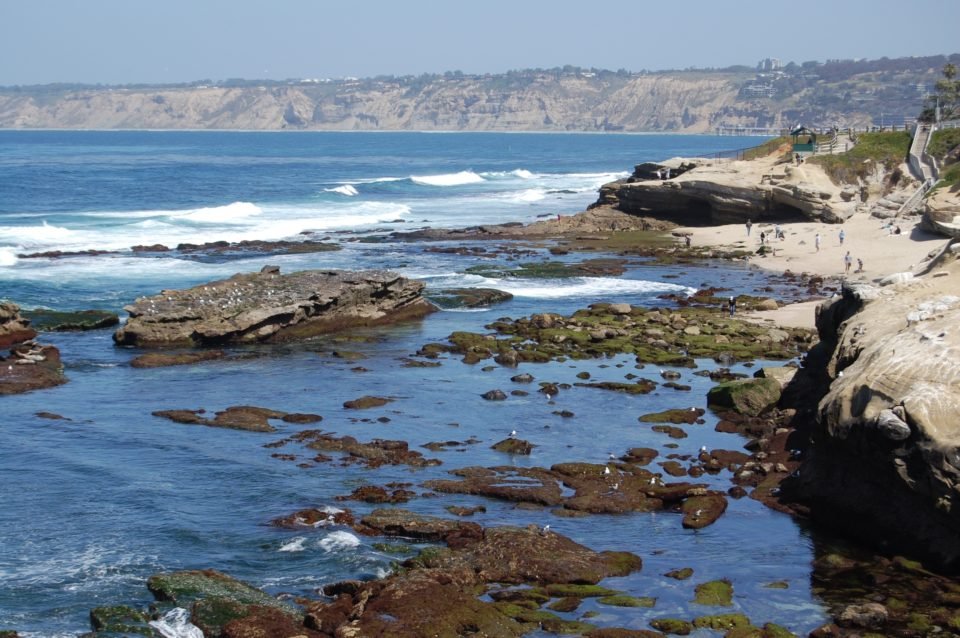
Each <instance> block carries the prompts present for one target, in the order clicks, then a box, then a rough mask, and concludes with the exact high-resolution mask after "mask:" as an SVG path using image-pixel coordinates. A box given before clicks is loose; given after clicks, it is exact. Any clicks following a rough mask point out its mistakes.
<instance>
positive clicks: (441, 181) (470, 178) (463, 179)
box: [410, 171, 486, 186]
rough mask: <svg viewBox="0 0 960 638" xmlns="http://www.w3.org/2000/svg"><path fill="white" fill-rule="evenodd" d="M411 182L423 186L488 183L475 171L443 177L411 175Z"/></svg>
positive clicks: (449, 174) (447, 174) (444, 175)
mask: <svg viewBox="0 0 960 638" xmlns="http://www.w3.org/2000/svg"><path fill="white" fill-rule="evenodd" d="M410 181H412V182H413V183H414V184H420V185H423V186H462V185H464V184H479V183H481V182H484V181H486V180H485V179H483V177H481V176H480V175H477V174H476V173H474V172H473V171H460V172H459V173H446V174H443V175H411V176H410Z"/></svg>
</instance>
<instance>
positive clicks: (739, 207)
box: [593, 154, 866, 226]
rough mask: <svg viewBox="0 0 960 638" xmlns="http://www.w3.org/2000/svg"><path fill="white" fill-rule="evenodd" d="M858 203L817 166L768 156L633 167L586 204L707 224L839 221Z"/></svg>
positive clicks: (849, 191) (683, 222)
mask: <svg viewBox="0 0 960 638" xmlns="http://www.w3.org/2000/svg"><path fill="white" fill-rule="evenodd" d="M668 170H669V173H668V172H667V171H668ZM661 171H662V172H661ZM658 173H660V175H669V177H668V178H666V179H663V178H662V177H660V176H658ZM865 205H866V203H865V202H864V201H863V200H862V196H861V193H860V191H859V190H858V189H857V188H854V187H852V186H838V185H836V184H834V183H833V182H832V181H831V180H830V178H829V177H828V176H827V174H826V173H825V172H824V171H823V169H821V168H820V167H818V166H815V165H812V164H801V165H799V166H797V165H794V164H792V163H786V162H783V161H782V160H781V156H780V155H779V154H774V155H771V156H769V157H765V158H757V159H752V160H746V161H738V160H729V159H713V158H689V159H687V158H684V159H680V158H675V159H672V160H667V161H665V162H661V163H646V164H640V165H638V166H637V167H636V169H635V170H634V172H633V174H632V175H631V176H630V177H627V178H625V179H622V180H618V181H615V182H611V183H609V184H605V185H604V186H603V187H602V188H601V189H600V195H599V198H598V200H597V202H596V203H595V204H594V205H593V207H611V208H614V209H616V210H619V211H621V212H624V213H627V214H631V215H637V216H648V217H649V216H654V217H657V218H659V219H664V220H668V221H671V222H675V223H677V224H681V225H688V226H704V225H711V226H712V225H719V224H734V223H745V222H746V221H747V220H748V219H749V220H751V221H753V222H761V221H765V222H773V221H779V222H790V221H817V222H826V223H841V222H843V221H844V220H845V219H847V218H849V217H850V216H851V215H853V214H854V213H855V212H858V210H860V209H861V207H863V206H865Z"/></svg>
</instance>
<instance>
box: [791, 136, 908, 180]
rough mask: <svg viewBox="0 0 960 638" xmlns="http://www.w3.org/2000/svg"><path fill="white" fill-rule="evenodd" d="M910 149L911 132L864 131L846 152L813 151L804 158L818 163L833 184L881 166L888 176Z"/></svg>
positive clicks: (873, 170) (891, 175)
mask: <svg viewBox="0 0 960 638" xmlns="http://www.w3.org/2000/svg"><path fill="white" fill-rule="evenodd" d="M909 152H910V133H909V132H907V131H884V132H875V133H863V134H862V135H860V136H858V138H857V144H856V146H854V147H853V148H852V149H850V150H849V151H847V152H846V153H840V154H837V155H814V156H813V157H810V158H809V159H807V160H806V161H807V162H809V163H811V164H816V165H818V166H821V167H822V168H823V170H824V171H826V173H827V175H829V176H830V179H831V180H833V182H834V183H835V184H856V183H858V182H861V181H864V180H866V179H867V177H868V175H870V174H871V173H873V172H875V171H876V170H877V167H878V166H880V167H882V169H883V170H884V171H886V172H887V173H888V174H889V175H890V178H891V181H892V179H893V176H894V174H895V172H896V169H897V167H898V166H899V165H900V164H902V163H903V162H905V161H906V159H907V154H908V153H909Z"/></svg>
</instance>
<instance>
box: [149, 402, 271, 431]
mask: <svg viewBox="0 0 960 638" xmlns="http://www.w3.org/2000/svg"><path fill="white" fill-rule="evenodd" d="M205 413H206V412H205V411H204V410H157V411H155V412H152V413H151V414H153V416H158V417H162V418H165V419H169V420H171V421H173V422H174V423H182V424H185V425H205V426H208V427H214V428H228V429H231V430H247V431H248V432H276V431H277V429H276V428H275V427H274V426H272V425H271V424H270V420H271V419H282V418H283V417H285V416H287V413H286V412H280V411H277V410H271V409H269V408H260V407H256V406H249V405H241V406H232V407H229V408H227V409H225V410H222V411H220V412H217V413H215V414H214V416H213V418H212V419H211V418H208V417H206V416H204V415H205Z"/></svg>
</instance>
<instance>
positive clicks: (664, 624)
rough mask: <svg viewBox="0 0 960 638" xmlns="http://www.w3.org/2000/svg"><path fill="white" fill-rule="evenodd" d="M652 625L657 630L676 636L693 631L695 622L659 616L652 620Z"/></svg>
mask: <svg viewBox="0 0 960 638" xmlns="http://www.w3.org/2000/svg"><path fill="white" fill-rule="evenodd" d="M650 626H651V627H653V628H654V629H656V630H657V631H662V632H663V633H665V634H673V635H675V636H688V635H690V632H692V631H693V623H691V622H689V621H686V620H680V619H679V618H657V619H656V620H651V621H650Z"/></svg>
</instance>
